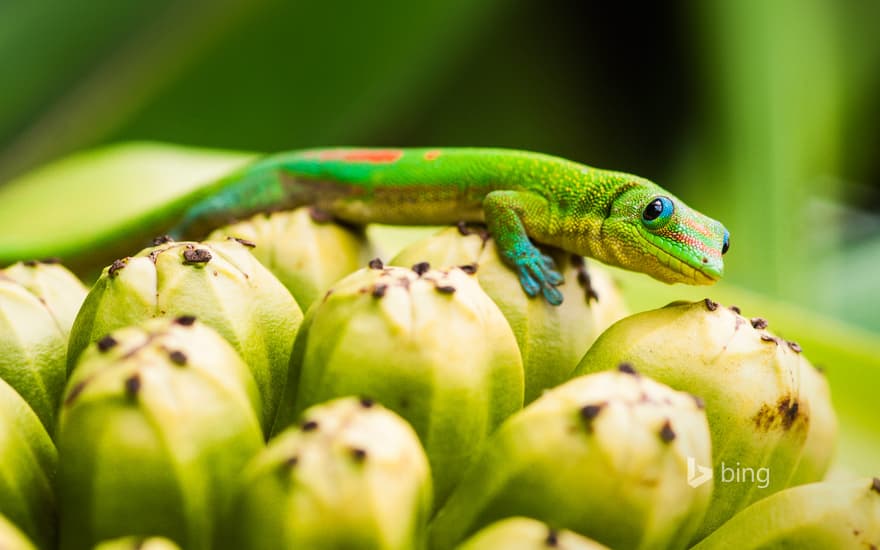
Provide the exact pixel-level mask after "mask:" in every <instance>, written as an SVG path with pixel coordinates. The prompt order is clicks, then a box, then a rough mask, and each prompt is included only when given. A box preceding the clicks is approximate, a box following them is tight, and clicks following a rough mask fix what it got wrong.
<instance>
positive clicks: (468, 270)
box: [458, 263, 477, 275]
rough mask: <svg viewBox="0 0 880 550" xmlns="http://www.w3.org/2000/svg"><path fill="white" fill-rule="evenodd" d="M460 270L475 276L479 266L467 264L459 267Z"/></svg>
mask: <svg viewBox="0 0 880 550" xmlns="http://www.w3.org/2000/svg"><path fill="white" fill-rule="evenodd" d="M458 269H460V270H462V271H464V272H465V273H466V274H468V275H473V274H474V273H476V272H477V264H475V263H473V264H465V265H460V266H458Z"/></svg>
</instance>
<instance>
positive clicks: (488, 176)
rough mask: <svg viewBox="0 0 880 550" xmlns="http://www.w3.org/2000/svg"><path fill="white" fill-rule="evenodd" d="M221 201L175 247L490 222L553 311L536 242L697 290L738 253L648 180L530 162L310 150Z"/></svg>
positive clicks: (227, 187) (555, 295)
mask: <svg viewBox="0 0 880 550" xmlns="http://www.w3.org/2000/svg"><path fill="white" fill-rule="evenodd" d="M211 189H212V190H211V192H210V194H207V195H206V196H205V197H203V198H201V199H200V200H198V201H196V202H195V203H194V204H193V205H192V206H191V207H190V208H189V210H188V211H187V212H186V214H185V216H184V218H183V220H182V222H181V223H180V224H179V225H178V226H177V228H176V230H175V232H174V233H175V236H178V237H188V238H198V237H200V236H204V234H205V233H206V232H207V231H208V230H210V229H212V228H215V227H218V226H220V225H223V224H226V223H229V222H232V221H235V220H238V219H241V218H244V217H247V216H249V215H252V214H254V213H257V212H262V211H269V210H278V209H292V208H296V207H299V206H304V205H310V206H312V207H314V208H316V209H317V210H318V211H319V212H323V213H326V214H328V215H329V216H332V217H333V218H336V219H338V220H341V221H345V222H348V223H353V224H368V223H384V224H402V225H440V224H447V223H456V222H459V221H465V222H482V223H485V224H486V225H487V226H488V229H489V233H490V234H491V235H492V236H493V237H494V238H495V240H496V243H497V245H498V249H499V252H500V254H501V255H502V257H503V259H504V261H505V262H506V263H507V264H508V265H509V266H510V267H511V268H512V269H514V270H515V271H516V273H517V275H518V276H519V280H520V283H521V285H522V287H523V289H524V290H525V292H526V293H527V294H529V295H530V296H537V295H538V294H543V296H544V297H545V298H546V299H547V301H549V302H550V303H552V304H559V303H561V301H562V295H561V293H560V292H559V290H558V289H557V288H556V286H558V285H559V284H561V283H562V276H561V275H560V274H559V273H558V271H556V268H555V266H554V265H553V262H552V260H551V259H550V258H549V257H548V256H546V255H543V254H542V253H541V252H540V251H539V250H538V248H537V247H536V246H535V245H534V242H538V243H544V244H548V245H551V246H555V247H558V248H562V249H564V250H566V251H568V252H571V253H573V254H578V255H582V256H588V257H592V258H596V259H598V260H600V261H602V262H604V263H607V264H610V265H616V266H620V267H623V268H625V269H630V270H634V271H639V272H643V273H647V274H648V275H651V276H653V277H654V278H656V279H659V280H661V281H664V282H667V283H677V282H681V283H687V284H711V283H713V282H715V281H716V280H717V279H719V278H720V277H721V275H722V272H723V261H722V255H723V254H724V253H725V252H727V249H728V247H729V234H728V232H727V230H726V229H725V228H724V226H723V225H722V224H721V223H719V222H718V221H715V220H713V219H711V218H709V217H707V216H705V215H703V214H701V213H700V212H697V211H696V210H693V209H691V208H689V207H688V206H687V205H686V204H684V203H683V202H682V201H681V200H679V199H678V198H676V197H675V196H673V195H672V194H670V193H669V192H668V191H665V190H664V189H663V188H661V187H659V186H658V185H656V184H654V183H652V182H651V181H649V180H647V179H644V178H641V177H638V176H634V175H632V174H626V173H623V172H614V171H609V170H600V169H596V168H591V167H588V166H585V165H583V164H579V163H576V162H572V161H569V160H565V159H562V158H558V157H553V156H550V155H544V154H540V153H531V152H525V151H516V150H507V149H481V148H450V149H351V148H337V149H310V150H303V151H294V152H288V153H279V154H276V155H270V156H267V157H264V158H263V159H261V160H259V161H257V162H255V163H254V164H251V165H249V166H247V167H245V168H243V169H241V170H239V171H237V172H236V173H234V174H232V175H230V176H228V177H226V178H224V179H223V180H221V181H220V182H218V183H217V184H216V185H213V186H212V187H211ZM533 241H534V242H533Z"/></svg>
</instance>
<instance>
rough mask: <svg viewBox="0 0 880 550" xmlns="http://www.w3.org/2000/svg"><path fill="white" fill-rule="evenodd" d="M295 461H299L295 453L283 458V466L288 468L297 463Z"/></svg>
mask: <svg viewBox="0 0 880 550" xmlns="http://www.w3.org/2000/svg"><path fill="white" fill-rule="evenodd" d="M297 463H299V457H298V456H296V455H293V456H291V457H289V458H288V459H287V460H285V461H284V462H283V464H284V467H285V468H288V469H290V468H293V467H295V466H296V465H297Z"/></svg>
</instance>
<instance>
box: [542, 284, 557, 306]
mask: <svg viewBox="0 0 880 550" xmlns="http://www.w3.org/2000/svg"><path fill="white" fill-rule="evenodd" d="M541 293H542V294H543V295H544V299H545V300H547V302H548V303H549V304H550V305H552V306H558V305H560V304H562V293H561V292H559V289H557V288H556V287H553V286H545V287H544V288H543V289H541Z"/></svg>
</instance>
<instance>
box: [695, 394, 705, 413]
mask: <svg viewBox="0 0 880 550" xmlns="http://www.w3.org/2000/svg"><path fill="white" fill-rule="evenodd" d="M691 398H693V400H694V404H695V405H696V406H697V408H698V409H700V410H703V409H705V408H706V402H705V401H703V398H702V397H700V396H699V395H694V394H691Z"/></svg>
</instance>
